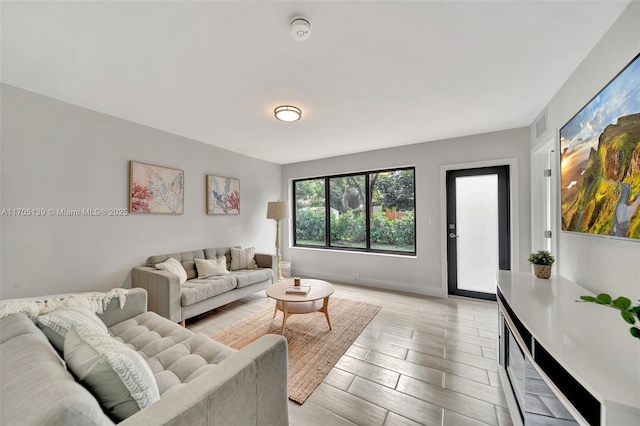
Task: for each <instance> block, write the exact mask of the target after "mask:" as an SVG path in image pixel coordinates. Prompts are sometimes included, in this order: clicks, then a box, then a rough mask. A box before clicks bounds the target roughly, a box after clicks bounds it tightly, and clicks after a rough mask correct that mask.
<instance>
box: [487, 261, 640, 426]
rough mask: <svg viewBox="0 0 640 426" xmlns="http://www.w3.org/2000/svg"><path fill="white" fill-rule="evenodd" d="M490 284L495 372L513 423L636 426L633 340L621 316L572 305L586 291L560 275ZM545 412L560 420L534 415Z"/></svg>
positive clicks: (638, 378)
mask: <svg viewBox="0 0 640 426" xmlns="http://www.w3.org/2000/svg"><path fill="white" fill-rule="evenodd" d="M497 281H498V305H499V308H500V327H499V330H500V331H499V349H500V350H499V354H500V355H499V357H500V359H499V361H500V373H501V378H502V385H503V387H504V389H505V393H506V394H507V399H508V400H509V408H510V411H511V416H512V418H513V420H514V423H515V424H525V425H534V424H535V425H538V424H541V425H542V424H544V425H569V424H576V423H577V424H580V425H589V426H596V425H598V426H640V340H638V339H635V338H633V337H632V336H631V335H630V334H629V327H630V325H628V324H627V323H626V322H624V321H623V320H622V318H621V316H620V312H618V311H617V310H614V309H611V308H607V307H604V306H600V305H596V304H593V303H585V302H576V300H579V298H580V296H582V295H591V296H593V293H591V292H590V291H588V290H586V289H584V288H582V287H580V286H578V285H577V284H575V283H573V282H571V281H569V280H567V279H565V278H562V277H551V279H548V280H544V279H539V278H536V277H535V276H534V275H533V274H529V273H520V272H511V271H498V273H497ZM611 296H612V297H614V298H615V297H617V296H620V295H614V294H612V295H611ZM624 296H627V297H637V295H636V294H632V295H624ZM634 302H635V301H634ZM538 384H542V385H545V384H546V387H545V389H546V390H543V391H538V390H537V388H538ZM548 390H550V391H551V392H547V391H548ZM530 392H532V393H533V394H535V395H532V394H530ZM545 392H546V393H545ZM525 394H526V396H525ZM537 395H541V396H540V397H538V396H537ZM554 397H555V398H554ZM540 401H544V402H546V403H547V406H540V407H537V405H536V404H537V402H540ZM547 409H549V411H550V412H553V413H554V414H558V415H559V418H557V419H556V418H555V417H553V416H548V417H547V416H545V415H544V414H540V413H543V412H544V410H547ZM568 414H570V416H569V415H568Z"/></svg>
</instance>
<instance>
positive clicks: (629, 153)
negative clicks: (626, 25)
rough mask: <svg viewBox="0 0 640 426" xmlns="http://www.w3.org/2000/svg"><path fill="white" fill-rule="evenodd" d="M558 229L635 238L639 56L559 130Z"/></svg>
mask: <svg viewBox="0 0 640 426" xmlns="http://www.w3.org/2000/svg"><path fill="white" fill-rule="evenodd" d="M560 168H561V172H562V178H561V182H562V190H561V194H562V203H561V204H562V230H563V231H569V232H582V233H586V234H594V235H608V236H612V237H618V238H631V239H636V240H640V55H638V56H636V57H635V58H634V59H633V60H632V61H631V62H630V63H629V64H628V65H627V66H626V67H625V68H624V69H623V70H622V71H620V73H619V74H618V75H617V76H615V77H614V78H613V80H611V81H610V82H609V84H607V85H606V86H605V88H604V89H602V90H601V91H600V92H599V93H598V94H597V95H596V96H595V97H594V98H593V99H591V100H590V101H589V103H588V104H587V105H585V107H584V108H582V109H581V110H580V111H579V112H578V113H577V114H576V115H575V116H573V118H572V119H571V120H569V122H568V123H567V124H565V125H564V126H563V127H562V129H560Z"/></svg>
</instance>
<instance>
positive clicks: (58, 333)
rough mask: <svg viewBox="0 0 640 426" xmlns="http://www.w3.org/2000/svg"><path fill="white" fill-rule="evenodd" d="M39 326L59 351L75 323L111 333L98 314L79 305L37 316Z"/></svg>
mask: <svg viewBox="0 0 640 426" xmlns="http://www.w3.org/2000/svg"><path fill="white" fill-rule="evenodd" d="M36 321H37V324H38V327H40V328H41V329H42V332H43V333H44V334H45V336H47V338H48V339H49V341H50V342H51V344H52V345H53V346H54V347H55V348H56V349H57V350H58V351H59V352H62V350H63V349H64V339H65V337H66V336H67V332H68V331H69V329H70V328H71V326H72V325H74V324H82V325H86V326H90V327H92V328H93V329H94V330H95V331H96V332H97V333H102V334H104V335H105V336H108V335H109V331H108V330H107V326H106V325H104V323H103V322H102V320H100V318H98V316H97V315H96V314H95V313H93V312H91V311H90V310H88V309H84V308H78V307H66V308H60V309H56V310H55V311H53V312H49V313H48V314H46V315H40V316H39V317H38V318H37V320H36Z"/></svg>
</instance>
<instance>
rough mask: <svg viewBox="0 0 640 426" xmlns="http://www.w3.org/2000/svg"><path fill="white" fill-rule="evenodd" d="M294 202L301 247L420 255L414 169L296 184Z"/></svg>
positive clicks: (295, 225) (296, 228)
mask: <svg viewBox="0 0 640 426" xmlns="http://www.w3.org/2000/svg"><path fill="white" fill-rule="evenodd" d="M327 194H328V198H327ZM293 198H294V200H295V210H294V217H293V220H294V229H295V233H294V245H296V246H309V247H322V248H334V249H341V248H343V249H349V250H360V251H372V252H384V253H400V254H415V252H416V227H415V169H414V168H413V167H410V168H403V169H393V170H383V171H373V172H364V173H353V174H345V175H338V176H325V177H320V178H313V179H304V180H295V181H294V182H293Z"/></svg>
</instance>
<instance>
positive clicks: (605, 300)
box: [596, 293, 611, 305]
mask: <svg viewBox="0 0 640 426" xmlns="http://www.w3.org/2000/svg"><path fill="white" fill-rule="evenodd" d="M596 303H599V304H601V305H610V304H611V296H609V295H608V294H607V293H600V294H599V295H598V297H596Z"/></svg>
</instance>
